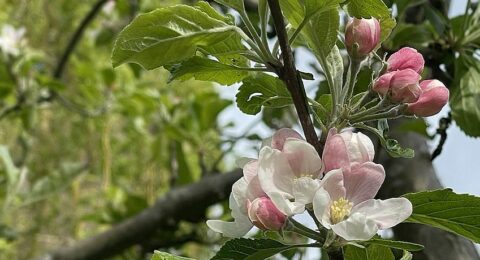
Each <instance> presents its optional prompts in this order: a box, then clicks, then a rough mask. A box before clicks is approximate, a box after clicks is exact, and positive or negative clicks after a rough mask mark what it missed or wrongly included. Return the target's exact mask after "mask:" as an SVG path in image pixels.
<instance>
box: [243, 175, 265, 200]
mask: <svg viewBox="0 0 480 260" xmlns="http://www.w3.org/2000/svg"><path fill="white" fill-rule="evenodd" d="M246 193H247V195H246V197H247V199H248V200H250V201H253V200H254V199H256V198H260V197H266V196H267V194H266V193H265V192H264V191H263V189H262V186H261V185H260V180H259V178H258V176H255V177H254V178H253V179H252V180H250V182H249V183H248V186H247V190H246Z"/></svg>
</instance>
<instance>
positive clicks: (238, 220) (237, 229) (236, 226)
mask: <svg viewBox="0 0 480 260" xmlns="http://www.w3.org/2000/svg"><path fill="white" fill-rule="evenodd" d="M229 202H230V209H231V210H232V217H233V218H234V221H233V222H226V221H221V220H208V221H207V226H208V227H209V228H210V229H212V230H213V231H215V232H219V233H223V235H224V236H226V237H243V236H244V235H245V234H247V233H248V231H249V230H250V229H252V227H253V224H252V223H251V222H250V220H249V219H248V216H247V215H246V214H243V213H242V212H241V211H240V208H239V206H240V205H238V204H237V202H236V200H235V199H234V197H233V193H232V194H230V199H229Z"/></svg>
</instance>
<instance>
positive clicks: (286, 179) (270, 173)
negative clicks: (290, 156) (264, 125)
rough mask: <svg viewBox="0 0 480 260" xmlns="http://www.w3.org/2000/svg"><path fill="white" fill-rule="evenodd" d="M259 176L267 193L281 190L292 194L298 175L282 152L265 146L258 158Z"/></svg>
mask: <svg viewBox="0 0 480 260" xmlns="http://www.w3.org/2000/svg"><path fill="white" fill-rule="evenodd" d="M258 177H259V179H260V184H261V186H262V189H263V190H264V191H265V193H267V194H269V192H271V191H280V192H285V193H288V194H291V193H292V186H293V180H294V179H295V177H296V176H295V175H294V174H293V171H292V169H291V168H290V164H289V163H288V160H287V158H286V157H285V155H284V154H283V153H282V152H280V151H279V150H276V149H272V148H270V147H264V148H263V149H262V150H261V151H260V156H259V159H258Z"/></svg>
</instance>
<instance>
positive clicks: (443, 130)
mask: <svg viewBox="0 0 480 260" xmlns="http://www.w3.org/2000/svg"><path fill="white" fill-rule="evenodd" d="M451 124H452V113H451V112H448V115H447V116H446V117H442V118H441V119H440V122H439V126H438V129H437V134H438V135H440V141H439V142H438V145H437V148H435V150H434V151H433V153H432V157H431V158H430V160H432V161H433V160H435V158H437V156H439V155H440V154H441V153H442V150H443V145H444V144H445V142H446V141H447V129H448V127H450V125H451Z"/></svg>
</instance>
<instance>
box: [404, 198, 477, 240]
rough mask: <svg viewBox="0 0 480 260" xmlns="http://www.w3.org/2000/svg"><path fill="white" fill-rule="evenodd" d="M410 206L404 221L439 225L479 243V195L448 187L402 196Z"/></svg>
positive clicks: (437, 226)
mask: <svg viewBox="0 0 480 260" xmlns="http://www.w3.org/2000/svg"><path fill="white" fill-rule="evenodd" d="M404 197H405V198H407V199H409V200H410V201H411V202H412V205H413V213H412V215H411V216H410V218H408V219H407V220H406V221H407V222H412V223H419V224H424V225H429V226H433V227H436V228H440V229H443V230H446V231H449V232H453V233H455V234H458V235H461V236H464V237H466V238H468V239H470V240H472V241H473V242H475V243H480V198H479V197H475V196H472V195H469V194H456V193H454V192H453V191H452V190H451V189H444V190H434V191H423V192H417V193H409V194H406V195H404Z"/></svg>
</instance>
